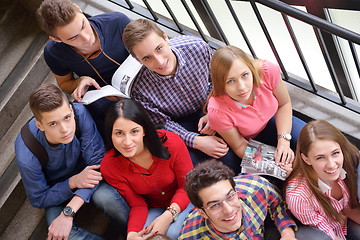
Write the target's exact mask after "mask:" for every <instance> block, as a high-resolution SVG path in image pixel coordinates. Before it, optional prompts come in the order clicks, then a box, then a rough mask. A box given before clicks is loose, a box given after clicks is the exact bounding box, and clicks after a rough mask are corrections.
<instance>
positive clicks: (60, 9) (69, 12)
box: [36, 0, 81, 37]
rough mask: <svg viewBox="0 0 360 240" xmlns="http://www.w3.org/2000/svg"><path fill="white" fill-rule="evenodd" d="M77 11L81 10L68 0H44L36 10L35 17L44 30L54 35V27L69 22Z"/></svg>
mask: <svg viewBox="0 0 360 240" xmlns="http://www.w3.org/2000/svg"><path fill="white" fill-rule="evenodd" d="M78 12H81V11H80V10H79V9H78V7H77V6H76V5H75V4H74V3H73V2H71V1H69V0H44V1H43V2H42V3H41V5H40V7H39V8H38V10H37V11H36V18H37V21H38V23H39V25H40V28H41V29H42V30H43V31H44V32H46V33H47V34H49V35H52V36H53V37H56V36H55V35H56V33H55V28H57V27H62V26H65V25H67V24H69V23H71V22H72V21H73V20H74V18H75V15H76V13H78Z"/></svg>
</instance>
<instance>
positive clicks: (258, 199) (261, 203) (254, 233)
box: [179, 174, 296, 240]
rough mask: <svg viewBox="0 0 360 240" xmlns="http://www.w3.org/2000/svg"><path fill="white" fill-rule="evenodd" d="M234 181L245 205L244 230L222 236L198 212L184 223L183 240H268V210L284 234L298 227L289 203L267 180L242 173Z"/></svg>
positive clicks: (195, 211)
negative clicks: (266, 224)
mask: <svg viewBox="0 0 360 240" xmlns="http://www.w3.org/2000/svg"><path fill="white" fill-rule="evenodd" d="M234 180H235V183H236V186H235V188H236V190H237V191H238V196H239V199H240V203H241V206H242V215H243V217H242V225H241V227H240V229H239V230H238V231H235V232H231V233H221V232H219V231H217V230H216V229H215V228H214V226H213V225H212V223H211V222H210V221H209V220H208V219H205V218H203V217H202V216H201V215H200V214H199V212H198V211H197V210H196V209H194V210H193V211H192V212H190V213H189V215H188V216H187V218H186V220H185V222H184V225H183V227H182V229H181V232H180V237H179V240H182V239H188V240H190V239H205V240H210V239H218V240H220V239H230V240H237V239H249V240H261V239H263V238H264V221H265V218H266V215H267V213H268V209H269V211H270V214H271V217H272V219H274V222H275V225H276V226H277V227H278V229H279V231H280V232H281V231H283V230H284V229H285V228H286V227H289V226H295V227H296V225H295V222H294V221H293V220H292V219H291V217H290V216H289V215H288V214H287V213H286V206H285V202H284V201H283V200H282V198H281V196H280V195H279V193H278V192H277V191H276V190H275V189H274V187H273V186H272V185H271V184H270V183H269V182H268V181H267V180H266V179H265V178H262V177H259V176H254V175H251V174H240V175H239V176H237V177H235V178H234Z"/></svg>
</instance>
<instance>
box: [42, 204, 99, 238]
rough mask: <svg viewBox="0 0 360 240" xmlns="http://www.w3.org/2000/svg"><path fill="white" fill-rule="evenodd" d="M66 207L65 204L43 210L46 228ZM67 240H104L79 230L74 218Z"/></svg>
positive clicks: (91, 233) (94, 234) (81, 229)
mask: <svg viewBox="0 0 360 240" xmlns="http://www.w3.org/2000/svg"><path fill="white" fill-rule="evenodd" d="M65 206H66V204H63V205H58V206H53V207H49V208H47V209H45V218H46V222H47V224H48V226H50V224H51V223H52V222H53V221H54V220H55V218H57V217H58V216H59V215H60V213H61V212H62V210H63V209H64V207H65ZM68 239H69V240H85V239H86V240H102V239H105V238H103V237H101V236H99V235H97V234H96V233H93V232H90V231H87V230H85V229H83V228H80V227H78V226H77V224H76V216H75V219H74V222H73V226H72V228H71V231H70V235H69V238H68Z"/></svg>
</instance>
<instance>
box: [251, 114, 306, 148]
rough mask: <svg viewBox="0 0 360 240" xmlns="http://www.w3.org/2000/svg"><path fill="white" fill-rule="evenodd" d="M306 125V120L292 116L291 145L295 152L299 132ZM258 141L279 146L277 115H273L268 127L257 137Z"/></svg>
mask: <svg viewBox="0 0 360 240" xmlns="http://www.w3.org/2000/svg"><path fill="white" fill-rule="evenodd" d="M305 125H306V122H304V121H303V120H301V119H299V118H297V117H294V116H293V117H292V128H291V136H292V138H291V140H290V147H291V149H292V150H293V151H294V152H295V150H296V143H297V139H298V138H299V134H300V131H301V129H302V128H303V127H304V126H305ZM255 140H256V141H259V142H262V143H265V144H268V145H271V146H274V147H276V146H277V130H276V123H275V117H272V118H271V119H270V120H269V122H268V124H267V125H266V127H265V128H264V129H263V130H262V131H261V132H260V133H259V134H258V135H257V136H256V137H255Z"/></svg>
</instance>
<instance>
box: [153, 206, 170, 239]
mask: <svg viewBox="0 0 360 240" xmlns="http://www.w3.org/2000/svg"><path fill="white" fill-rule="evenodd" d="M172 221H173V217H172V215H171V213H170V212H169V211H164V212H163V214H161V215H160V216H158V217H157V218H155V219H154V221H152V223H151V224H150V226H149V228H150V229H151V233H154V234H155V233H162V234H166V232H167V230H168V228H169V226H170V224H171V223H172Z"/></svg>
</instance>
